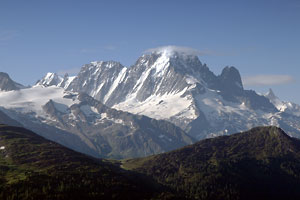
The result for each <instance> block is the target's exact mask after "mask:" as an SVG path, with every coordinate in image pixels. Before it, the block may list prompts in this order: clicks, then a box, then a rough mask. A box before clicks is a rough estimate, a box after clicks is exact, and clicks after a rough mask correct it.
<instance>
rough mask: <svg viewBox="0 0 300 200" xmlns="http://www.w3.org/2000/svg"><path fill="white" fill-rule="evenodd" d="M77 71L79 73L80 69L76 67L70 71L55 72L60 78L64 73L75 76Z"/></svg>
mask: <svg viewBox="0 0 300 200" xmlns="http://www.w3.org/2000/svg"><path fill="white" fill-rule="evenodd" d="M79 71H80V67H76V68H71V69H65V70H60V71H58V72H57V74H58V75H61V76H63V75H65V74H66V73H67V74H69V75H72V74H77V73H78V72H79Z"/></svg>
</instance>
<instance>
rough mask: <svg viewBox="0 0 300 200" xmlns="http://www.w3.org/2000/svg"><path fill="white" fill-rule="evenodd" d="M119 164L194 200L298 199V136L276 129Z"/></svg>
mask: <svg viewBox="0 0 300 200" xmlns="http://www.w3.org/2000/svg"><path fill="white" fill-rule="evenodd" d="M121 166H122V167H123V168H125V169H127V170H133V171H137V172H140V173H143V174H148V175H151V176H152V177H154V179H155V180H156V181H158V182H159V183H161V184H163V185H166V186H168V187H171V188H173V189H175V190H178V191H183V192H184V193H185V194H186V195H187V196H188V197H190V198H194V199H282V198H288V199H297V198H298V197H299V196H300V193H299V191H298V189H297V188H298V185H299V183H300V176H299V175H300V171H299V168H298V167H299V166H300V140H299V139H296V138H291V137H290V136H288V135H287V134H286V133H285V132H284V131H283V130H282V129H280V128H277V127H256V128H253V129H251V130H249V131H246V132H242V133H237V134H232V135H230V136H219V137H216V138H210V139H205V140H202V141H199V142H197V143H195V144H193V145H189V146H186V147H183V148H181V149H177V150H174V151H171V152H168V153H164V154H159V155H154V156H150V157H146V158H138V159H129V160H123V161H122V162H121Z"/></svg>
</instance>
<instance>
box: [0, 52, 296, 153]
mask: <svg viewBox="0 0 300 200" xmlns="http://www.w3.org/2000/svg"><path fill="white" fill-rule="evenodd" d="M0 90H1V91H0V111H2V112H1V113H0V115H3V117H2V118H1V116H0V120H1V119H2V121H1V122H2V123H4V124H9V125H16V123H18V124H19V125H20V126H23V127H25V128H28V129H30V130H33V131H35V132H37V133H38V134H40V135H42V136H44V137H46V138H48V139H51V140H53V141H56V142H58V143H60V144H63V145H65V146H67V147H69V148H72V149H74V150H76V151H80V152H83V153H86V154H89V155H92V156H95V157H102V158H117V159H122V158H130V157H141V156H147V155H152V154H157V153H163V152H167V151H170V150H174V149H177V148H179V147H183V146H185V145H188V144H192V143H194V142H195V141H196V140H200V139H203V138H209V137H215V136H219V135H229V134H232V133H235V132H240V131H245V130H248V129H249V128H252V127H255V126H265V125H275V126H278V127H281V128H282V129H283V130H285V131H286V132H287V133H288V134H289V135H291V136H294V137H300V106H299V105H297V104H294V103H291V102H283V101H280V100H279V99H278V98H277V97H276V96H275V95H274V94H273V92H272V91H271V92H269V93H268V94H266V95H259V94H257V93H256V92H255V91H252V90H245V89H244V88H243V84H242V81H241V77H240V74H239V71H238V70H237V69H236V68H234V67H225V68H224V70H223V71H222V73H221V74H220V75H215V74H214V73H213V72H211V71H210V70H209V68H208V67H207V65H206V64H203V63H201V62H200V60H199V59H198V57H197V56H195V55H190V54H186V53H184V52H177V51H175V50H171V49H169V48H168V47H166V48H162V49H160V50H156V51H153V52H151V53H147V54H144V55H142V56H141V57H140V58H139V59H138V60H137V62H136V63H135V64H134V65H133V66H131V67H129V68H127V67H124V66H123V65H121V64H120V63H119V62H114V61H108V62H92V63H90V64H87V65H84V66H83V67H82V68H81V71H80V72H79V73H78V75H76V76H68V75H67V74H66V75H65V76H64V77H61V76H59V75H57V74H55V73H47V74H46V76H45V77H44V78H42V79H41V80H39V81H37V83H36V84H35V85H34V86H32V87H24V86H22V85H21V84H18V83H16V82H15V81H13V80H11V79H10V78H9V76H8V75H7V74H6V73H0ZM4 115H5V116H4ZM8 118H9V119H11V120H8V121H6V119H8ZM194 138H195V139H194Z"/></svg>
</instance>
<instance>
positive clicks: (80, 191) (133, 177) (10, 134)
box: [0, 125, 180, 199]
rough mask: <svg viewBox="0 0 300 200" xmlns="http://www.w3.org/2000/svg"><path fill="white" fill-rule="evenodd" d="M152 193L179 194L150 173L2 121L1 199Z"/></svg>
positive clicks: (160, 195)
mask: <svg viewBox="0 0 300 200" xmlns="http://www.w3.org/2000/svg"><path fill="white" fill-rule="evenodd" d="M152 198H154V199H157V198H159V199H173V198H175V196H174V195H172V194H171V193H170V192H168V189H166V188H163V187H162V186H161V185H159V184H157V183H155V182H154V181H153V180H151V179H150V178H148V177H146V176H143V175H140V174H138V173H135V172H129V171H125V170H122V169H120V168H119V167H118V166H116V165H114V164H112V163H111V162H108V161H105V160H99V159H94V158H91V157H88V156H86V155H84V154H81V153H77V152H75V151H73V150H70V149H68V148H65V147H63V146H61V145H59V144H57V143H55V142H51V141H49V140H46V139H44V138H43V137H41V136H38V135H36V134H35V133H33V132H31V131H29V130H26V129H24V128H19V127H13V126H7V125H0V199H152ZM179 198H180V197H179Z"/></svg>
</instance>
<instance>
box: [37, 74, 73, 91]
mask: <svg viewBox="0 0 300 200" xmlns="http://www.w3.org/2000/svg"><path fill="white" fill-rule="evenodd" d="M74 78H75V76H69V75H68V74H65V75H64V77H61V76H59V75H58V74H56V73H52V72H48V73H47V74H46V75H45V76H44V77H43V78H42V79H41V80H39V81H37V82H36V84H35V86H45V87H48V86H53V85H54V86H58V87H62V88H67V87H68V86H69V84H70V83H71V82H72V81H73V79H74Z"/></svg>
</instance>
